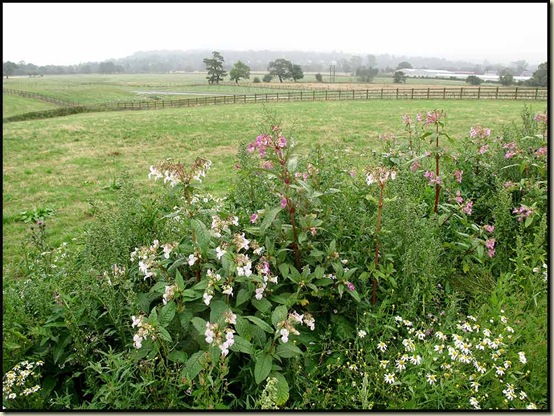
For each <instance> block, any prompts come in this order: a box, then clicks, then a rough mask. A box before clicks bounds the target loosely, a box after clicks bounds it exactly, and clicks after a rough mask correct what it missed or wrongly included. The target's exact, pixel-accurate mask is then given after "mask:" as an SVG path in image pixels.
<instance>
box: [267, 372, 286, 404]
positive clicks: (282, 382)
mask: <svg viewBox="0 0 554 416" xmlns="http://www.w3.org/2000/svg"><path fill="white" fill-rule="evenodd" d="M270 377H274V378H275V379H276V380H277V385H276V387H277V397H276V399H275V404H276V405H277V406H283V405H284V404H285V403H286V402H287V400H288V399H289V383H287V380H286V379H285V376H283V375H282V374H281V373H275V372H274V373H271V374H270Z"/></svg>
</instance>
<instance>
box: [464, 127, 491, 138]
mask: <svg viewBox="0 0 554 416" xmlns="http://www.w3.org/2000/svg"><path fill="white" fill-rule="evenodd" d="M490 135H491V129H486V128H483V127H481V126H475V127H472V128H471V129H470V130H469V136H470V137H471V138H472V139H474V138H476V137H477V138H479V139H484V138H487V137H489V136H490Z"/></svg>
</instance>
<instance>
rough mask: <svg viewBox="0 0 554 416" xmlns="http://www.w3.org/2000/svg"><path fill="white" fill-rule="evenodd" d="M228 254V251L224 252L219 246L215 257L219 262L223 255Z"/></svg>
mask: <svg viewBox="0 0 554 416" xmlns="http://www.w3.org/2000/svg"><path fill="white" fill-rule="evenodd" d="M225 253H227V251H225V250H223V249H222V248H221V247H219V246H217V247H216V249H215V255H216V256H217V259H218V260H221V258H222V257H223V255H224V254H225Z"/></svg>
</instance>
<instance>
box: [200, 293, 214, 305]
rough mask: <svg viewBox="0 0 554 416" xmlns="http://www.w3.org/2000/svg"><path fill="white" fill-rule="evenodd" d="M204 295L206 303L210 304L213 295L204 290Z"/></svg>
mask: <svg viewBox="0 0 554 416" xmlns="http://www.w3.org/2000/svg"><path fill="white" fill-rule="evenodd" d="M202 297H203V298H204V303H205V304H206V305H210V301H211V300H212V298H213V296H212V295H208V294H207V293H205V292H204V295H203V296H202Z"/></svg>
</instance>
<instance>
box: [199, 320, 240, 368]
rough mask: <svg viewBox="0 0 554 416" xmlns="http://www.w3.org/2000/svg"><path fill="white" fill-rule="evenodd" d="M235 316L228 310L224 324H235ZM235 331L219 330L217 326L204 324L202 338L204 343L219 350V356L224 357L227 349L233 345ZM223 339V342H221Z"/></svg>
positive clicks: (229, 329) (228, 329)
mask: <svg viewBox="0 0 554 416" xmlns="http://www.w3.org/2000/svg"><path fill="white" fill-rule="evenodd" d="M236 318H237V317H236V315H235V314H234V313H233V312H231V311H230V310H229V311H227V312H226V313H225V322H226V323H229V324H234V323H236ZM234 333H235V330H234V329H233V328H230V327H226V328H220V326H219V324H212V323H210V322H206V331H205V332H204V336H205V339H206V342H207V343H208V344H210V345H215V346H217V347H219V349H220V350H221V355H223V356H224V357H225V356H227V354H229V348H231V346H232V345H233V344H234V343H235V338H234ZM223 339H225V341H223Z"/></svg>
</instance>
